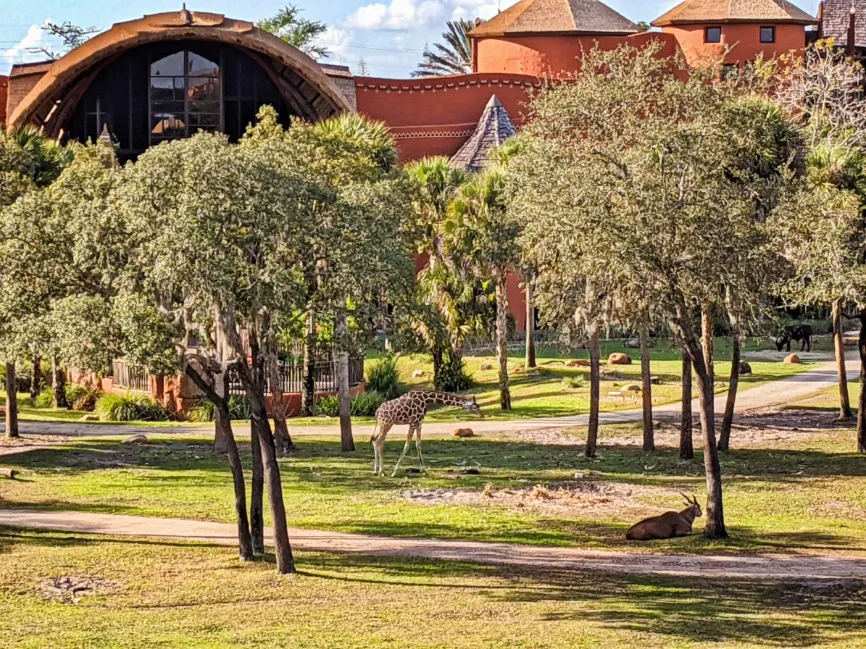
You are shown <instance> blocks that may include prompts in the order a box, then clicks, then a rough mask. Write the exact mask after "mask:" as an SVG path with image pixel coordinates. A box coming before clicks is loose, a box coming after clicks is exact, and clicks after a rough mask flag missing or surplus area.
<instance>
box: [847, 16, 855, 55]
mask: <svg viewBox="0 0 866 649" xmlns="http://www.w3.org/2000/svg"><path fill="white" fill-rule="evenodd" d="M856 21H857V10H856V9H855V8H854V7H853V6H852V7H851V13H850V14H848V47H847V50H848V56H851V57H853V56H854V25H855V23H856Z"/></svg>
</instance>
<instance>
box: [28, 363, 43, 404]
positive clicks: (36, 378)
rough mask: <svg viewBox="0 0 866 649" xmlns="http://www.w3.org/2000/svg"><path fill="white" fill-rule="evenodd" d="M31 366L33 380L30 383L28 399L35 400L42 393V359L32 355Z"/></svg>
mask: <svg viewBox="0 0 866 649" xmlns="http://www.w3.org/2000/svg"><path fill="white" fill-rule="evenodd" d="M31 365H33V379H32V380H31V381H30V398H31V399H35V398H36V397H38V396H39V393H40V392H41V391H42V357H41V356H40V355H39V354H33V358H32V361H31Z"/></svg>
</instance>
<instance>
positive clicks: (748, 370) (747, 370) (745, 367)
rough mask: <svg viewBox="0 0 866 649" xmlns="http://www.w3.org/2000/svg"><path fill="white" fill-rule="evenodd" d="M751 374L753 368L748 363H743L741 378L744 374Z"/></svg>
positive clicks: (741, 365)
mask: <svg viewBox="0 0 866 649" xmlns="http://www.w3.org/2000/svg"><path fill="white" fill-rule="evenodd" d="M751 373H752V366H751V365H749V364H748V363H747V362H746V361H742V362H741V363H740V376H742V375H743V374H751Z"/></svg>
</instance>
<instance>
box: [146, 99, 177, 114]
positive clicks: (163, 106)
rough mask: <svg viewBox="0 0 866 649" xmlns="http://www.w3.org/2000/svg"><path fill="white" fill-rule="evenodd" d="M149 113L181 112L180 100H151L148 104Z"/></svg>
mask: <svg viewBox="0 0 866 649" xmlns="http://www.w3.org/2000/svg"><path fill="white" fill-rule="evenodd" d="M150 112H151V113H180V114H181V115H182V114H183V102H182V101H153V102H151V104H150Z"/></svg>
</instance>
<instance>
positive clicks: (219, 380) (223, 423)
mask: <svg viewBox="0 0 866 649" xmlns="http://www.w3.org/2000/svg"><path fill="white" fill-rule="evenodd" d="M190 371H191V372H195V370H194V369H192V368H190V370H188V372H187V374H189V372H190ZM193 381H194V382H195V383H196V384H197V383H198V381H195V379H193ZM228 382H229V381H228V372H223V373H221V374H216V375H215V376H214V386H213V390H214V397H216V399H211V402H212V403H213V404H214V418H213V424H214V437H213V451H214V453H217V454H218V455H222V454H224V453H228V452H229V437H232V439H234V435H233V434H232V419H231V414H230V413H229V405H228V400H229V395H228V392H229V389H228ZM223 406H224V407H223ZM229 460H230V461H231V458H230V459H229ZM244 500H245V501H246V497H245V498H244ZM244 507H246V504H244ZM246 518H247V515H246V513H245V514H244V520H246ZM247 528H248V529H249V525H247Z"/></svg>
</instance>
